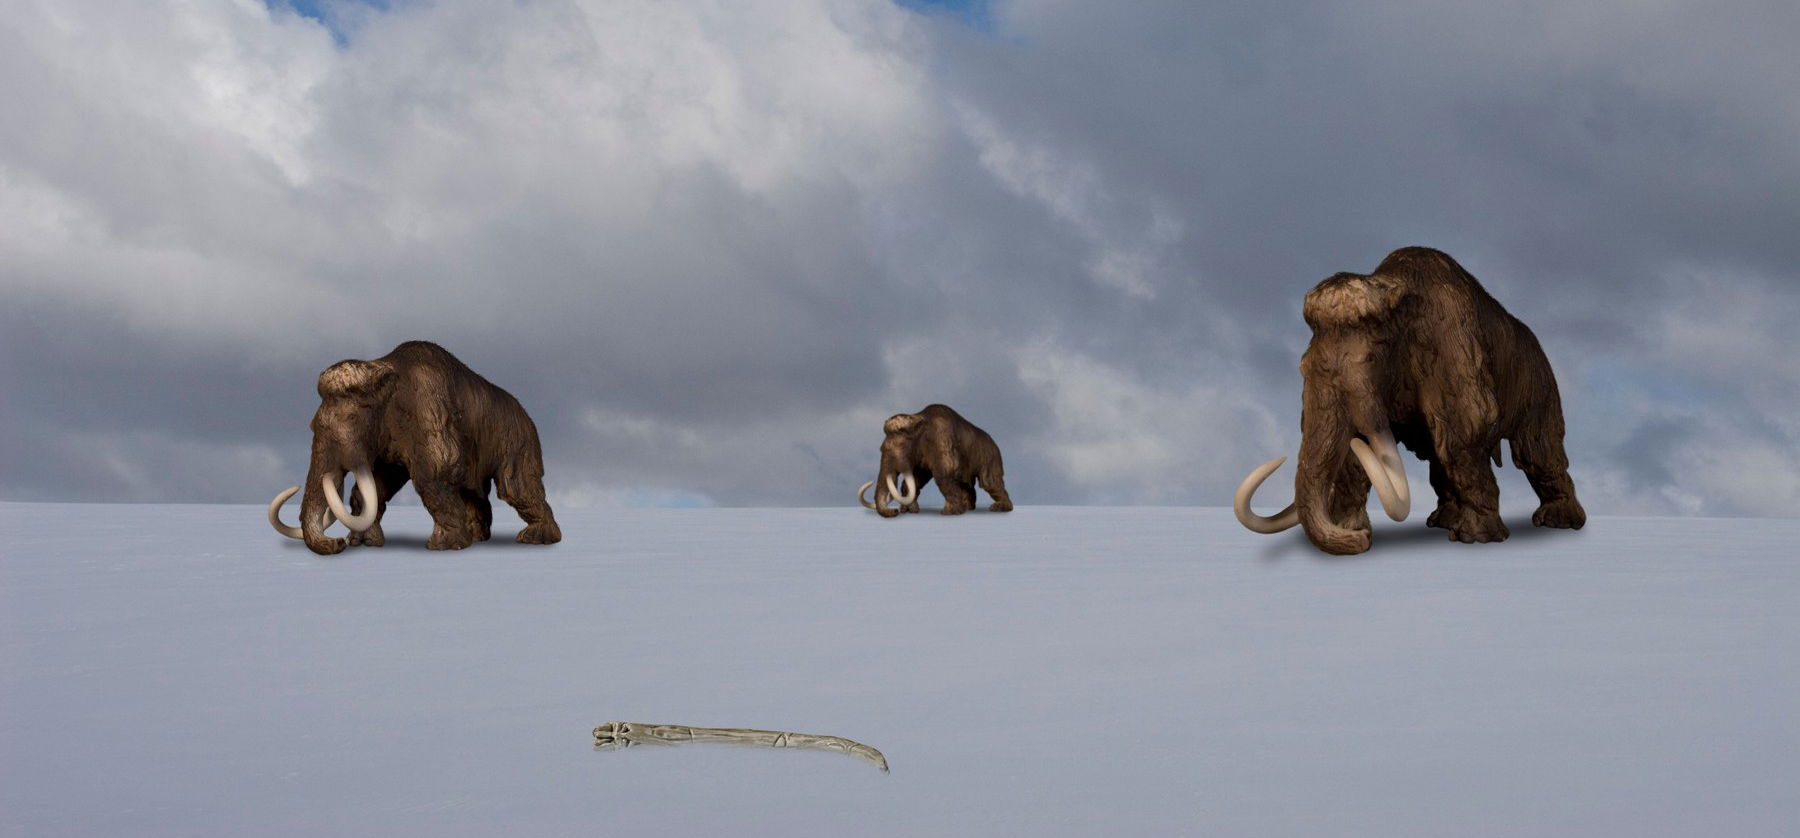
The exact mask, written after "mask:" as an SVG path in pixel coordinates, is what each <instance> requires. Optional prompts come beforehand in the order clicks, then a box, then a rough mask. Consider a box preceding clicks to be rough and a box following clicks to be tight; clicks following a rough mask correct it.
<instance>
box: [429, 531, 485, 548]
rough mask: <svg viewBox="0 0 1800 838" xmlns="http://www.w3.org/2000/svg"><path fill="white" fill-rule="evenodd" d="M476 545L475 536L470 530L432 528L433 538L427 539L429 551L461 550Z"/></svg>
mask: <svg viewBox="0 0 1800 838" xmlns="http://www.w3.org/2000/svg"><path fill="white" fill-rule="evenodd" d="M474 543H475V534H474V533H471V532H469V531H468V530H462V529H456V530H449V529H445V528H443V527H435V526H434V527H432V528H431V537H430V538H427V539H425V549H427V550H461V549H462V548H464V547H467V546H469V545H471V544H474Z"/></svg>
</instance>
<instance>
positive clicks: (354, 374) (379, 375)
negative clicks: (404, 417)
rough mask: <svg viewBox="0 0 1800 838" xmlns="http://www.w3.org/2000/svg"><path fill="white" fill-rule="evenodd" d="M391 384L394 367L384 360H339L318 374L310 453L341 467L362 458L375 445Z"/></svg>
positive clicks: (348, 466) (392, 384)
mask: <svg viewBox="0 0 1800 838" xmlns="http://www.w3.org/2000/svg"><path fill="white" fill-rule="evenodd" d="M393 386H394V367H393V365H392V364H390V363H388V362H386V361H339V362H337V363H335V364H332V365H331V366H329V367H327V368H326V369H325V371H324V372H322V373H319V410H318V412H317V413H315V414H314V415H313V421H312V431H313V449H314V456H315V457H317V456H318V455H319V454H320V453H324V454H326V455H327V459H329V460H334V461H336V463H337V464H339V465H341V466H343V467H345V468H350V467H354V466H356V465H358V463H357V462H356V461H358V460H361V459H365V458H366V457H367V456H368V454H369V453H370V452H371V450H372V449H373V448H374V447H375V439H374V437H375V435H376V429H377V426H378V425H379V423H380V420H381V416H382V414H383V412H384V408H385V407H386V403H387V399H388V397H389V396H391V395H392V392H393ZM321 445H323V446H324V451H323V452H321V450H320V446H321Z"/></svg>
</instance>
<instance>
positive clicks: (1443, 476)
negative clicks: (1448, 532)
mask: <svg viewBox="0 0 1800 838" xmlns="http://www.w3.org/2000/svg"><path fill="white" fill-rule="evenodd" d="M1429 462H1430V464H1431V490H1432V491H1433V492H1436V493H1437V499H1438V505H1437V509H1434V510H1432V511H1431V516H1430V517H1428V518H1426V519H1425V526H1428V527H1438V528H1441V529H1449V528H1450V522H1451V521H1454V520H1456V517H1457V516H1458V515H1460V514H1461V513H1460V512H1458V511H1457V503H1456V488H1455V487H1453V486H1451V485H1450V474H1449V472H1446V471H1444V464H1443V463H1440V462H1438V461H1437V460H1436V459H1433V460H1430V461H1429Z"/></svg>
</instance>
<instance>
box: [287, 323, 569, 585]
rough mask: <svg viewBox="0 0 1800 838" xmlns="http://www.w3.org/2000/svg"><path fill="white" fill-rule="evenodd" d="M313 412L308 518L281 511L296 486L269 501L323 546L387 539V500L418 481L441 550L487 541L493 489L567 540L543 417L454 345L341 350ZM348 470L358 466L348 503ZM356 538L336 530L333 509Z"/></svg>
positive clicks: (309, 540)
mask: <svg viewBox="0 0 1800 838" xmlns="http://www.w3.org/2000/svg"><path fill="white" fill-rule="evenodd" d="M319 399H320V404H319V410H318V412H317V413H315V414H314V415H313V420H312V432H313V441H312V465H311V467H310V468H309V469H308V470H307V472H306V483H305V487H306V494H305V495H304V496H303V498H302V500H301V501H300V526H298V527H291V526H288V525H286V524H283V523H282V522H281V517H280V513H281V506H282V504H284V503H286V502H287V500H288V498H291V497H293V496H294V493H295V492H298V491H300V488H301V487H300V486H295V487H293V488H290V489H288V490H287V491H285V492H282V493H281V494H279V495H276V496H275V500H274V501H272V502H270V504H269V523H270V525H272V526H274V527H275V531H276V532H279V533H281V534H282V535H285V536H287V537H289V538H298V539H304V540H305V541H306V546H307V547H309V548H311V549H312V551H313V552H315V553H318V554H320V555H331V554H333V553H337V552H339V551H341V550H343V549H344V548H345V547H346V546H347V545H351V544H367V545H370V546H375V547H379V546H381V545H382V544H383V543H384V542H385V541H386V539H385V537H384V536H383V534H382V532H381V516H382V514H383V513H384V512H385V511H386V510H387V503H388V501H389V500H390V499H392V498H393V497H394V495H395V494H396V493H397V492H399V491H400V488H401V487H402V486H404V485H406V482H407V481H408V480H411V481H412V483H413V486H414V487H415V488H416V489H417V490H418V492H419V498H420V499H421V500H422V501H424V503H425V509H426V510H427V511H429V512H430V513H431V519H432V523H433V526H432V530H431V537H430V538H429V539H427V540H426V542H425V546H426V547H428V548H430V549H433V550H459V549H461V548H464V547H467V546H469V545H470V544H472V543H474V542H476V541H486V540H487V539H488V536H489V530H490V528H491V527H492V525H493V521H494V510H493V507H492V505H491V504H489V502H488V490H489V489H490V488H493V487H496V486H497V487H498V489H499V495H500V499H501V500H504V501H506V502H507V503H508V504H511V505H512V507H513V508H514V509H516V510H518V512H519V517H520V518H521V519H523V520H524V521H525V528H524V529H523V530H521V531H520V532H519V535H518V539H517V540H518V541H519V542H521V543H524V544H555V543H556V542H558V541H561V540H562V530H561V529H559V528H558V527H557V525H556V518H555V517H554V516H553V515H552V514H551V512H550V505H549V504H548V503H546V502H545V500H544V456H543V452H542V450H541V449H540V447H539V445H538V434H537V426H536V425H534V424H532V422H531V417H530V416H527V415H526V414H525V408H523V407H521V406H520V405H519V402H518V400H517V399H515V398H513V397H512V395H511V394H509V393H507V392H506V391H505V390H502V389H500V388H499V387H496V386H494V385H493V384H491V383H489V382H488V380H487V379H485V378H482V377H481V376H479V375H477V374H476V373H475V371H474V370H471V369H469V368H468V367H467V366H464V365H463V363H462V362H461V361H459V360H457V359H456V356H454V355H451V354H450V353H449V352H448V351H446V350H445V349H444V348H443V347H441V346H438V345H437V344H435V343H429V342H427V341H417V340H415V341H408V342H406V343H402V344H400V345H399V346H397V347H394V351H392V352H389V353H388V354H387V355H384V356H382V357H380V358H377V359H375V360H373V361H356V360H350V361H339V362H338V363H335V364H332V365H331V366H330V367H328V368H326V370H325V371H324V372H323V373H320V374H319ZM345 474H354V475H356V488H357V492H356V495H355V496H354V497H353V498H351V499H350V502H349V504H348V508H346V504H345V502H344V500H343V499H342V498H341V497H340V495H341V494H342V492H343V488H342V486H343V479H344V475H345ZM333 518H336V519H337V520H339V521H342V522H343V523H344V525H345V526H346V527H348V528H349V530H350V537H349V538H348V539H342V538H327V537H326V536H325V528H326V527H328V526H330V525H331V522H332V519H333Z"/></svg>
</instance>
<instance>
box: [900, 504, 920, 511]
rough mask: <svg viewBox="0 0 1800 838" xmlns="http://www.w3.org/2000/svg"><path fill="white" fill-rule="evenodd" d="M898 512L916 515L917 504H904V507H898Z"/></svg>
mask: <svg viewBox="0 0 1800 838" xmlns="http://www.w3.org/2000/svg"><path fill="white" fill-rule="evenodd" d="M900 511H901V512H912V513H915V514H916V513H917V512H918V511H919V502H918V501H913V502H912V503H909V504H906V505H905V506H902V507H900Z"/></svg>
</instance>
